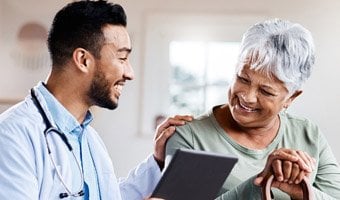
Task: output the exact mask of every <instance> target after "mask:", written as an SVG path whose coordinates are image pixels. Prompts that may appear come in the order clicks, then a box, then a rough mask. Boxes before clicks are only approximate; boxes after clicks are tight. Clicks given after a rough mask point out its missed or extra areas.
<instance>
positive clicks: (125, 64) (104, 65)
mask: <svg viewBox="0 0 340 200" xmlns="http://www.w3.org/2000/svg"><path fill="white" fill-rule="evenodd" d="M103 33H104V37H105V44H104V45H103V47H102V49H101V51H100V56H101V57H100V59H96V60H95V62H96V66H95V72H94V76H93V79H92V83H91V87H90V90H89V93H88V96H89V98H90V100H91V101H92V103H93V104H95V105H97V106H100V107H104V108H108V109H115V108H116V107H117V105H118V99H119V96H120V95H121V93H122V89H123V86H124V84H125V82H126V80H132V79H133V78H134V72H133V69H132V67H131V65H130V62H129V59H128V57H129V54H130V52H131V41H130V37H129V34H128V32H127V30H126V28H125V27H123V26H114V25H107V26H105V27H104V28H103Z"/></svg>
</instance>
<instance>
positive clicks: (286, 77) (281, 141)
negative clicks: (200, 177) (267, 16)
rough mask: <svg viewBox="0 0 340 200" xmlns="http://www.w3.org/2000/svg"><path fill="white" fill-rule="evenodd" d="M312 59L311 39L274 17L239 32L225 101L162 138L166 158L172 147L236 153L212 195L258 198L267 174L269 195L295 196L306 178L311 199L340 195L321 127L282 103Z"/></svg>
mask: <svg viewBox="0 0 340 200" xmlns="http://www.w3.org/2000/svg"><path fill="white" fill-rule="evenodd" d="M313 64H314V45H313V39H312V36H311V34H310V32H309V31H308V30H306V29H305V28H304V27H302V26H301V25H299V24H295V23H291V22H289V21H284V20H280V19H273V20H268V21H265V22H262V23H258V24H255V25H253V26H252V27H250V28H249V29H248V31H247V32H246V33H245V34H244V36H243V39H242V43H241V49H240V53H239V58H238V63H237V66H236V73H235V76H234V79H233V81H232V83H231V85H230V88H229V90H228V101H227V103H226V104H224V105H218V106H215V107H213V108H212V109H211V110H210V111H209V112H208V113H206V114H204V115H202V116H200V117H199V118H197V119H195V120H194V121H192V122H189V123H187V124H186V125H184V126H181V127H177V128H176V133H175V135H173V136H172V137H171V138H170V140H169V141H168V144H167V148H166V154H167V158H166V164H168V163H169V161H170V159H171V157H172V155H173V154H174V153H175V151H176V149H178V148H188V149H198V150H205V151H212V152H219V153H224V154H234V155H237V156H238V158H239V161H238V163H237V164H236V166H235V167H234V169H233V171H232V173H231V174H230V175H229V177H228V178H227V180H226V181H225V183H224V185H223V187H222V189H221V191H220V193H219V197H218V199H247V200H248V199H261V187H260V185H261V184H262V181H263V179H264V178H265V177H266V176H268V175H269V174H271V173H273V174H274V176H275V181H274V183H273V187H275V189H274V190H273V194H274V197H275V199H302V197H303V195H302V188H301V187H300V184H298V183H300V182H301V180H302V178H304V177H305V176H306V177H308V179H309V183H310V184H311V185H312V191H313V192H312V193H313V195H314V197H315V199H340V168H339V164H338V163H337V161H336V159H335V157H334V155H333V153H332V151H331V148H330V146H329V145H328V143H327V141H326V139H325V137H324V135H323V134H322V132H321V131H320V129H319V128H318V127H317V126H316V125H315V124H313V123H312V122H311V121H309V120H308V119H305V118H302V117H297V116H294V115H292V114H289V113H288V112H287V111H286V109H287V108H288V107H289V106H290V105H291V103H292V102H293V101H294V99H295V98H296V97H298V96H299V95H300V94H301V93H302V90H301V85H302V84H303V83H304V82H305V81H306V80H307V79H308V77H309V76H310V73H311V68H312V66H313Z"/></svg>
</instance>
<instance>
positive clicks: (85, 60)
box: [72, 48, 94, 73]
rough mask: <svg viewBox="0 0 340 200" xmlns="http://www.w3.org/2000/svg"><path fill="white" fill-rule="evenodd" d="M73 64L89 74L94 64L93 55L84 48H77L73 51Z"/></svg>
mask: <svg viewBox="0 0 340 200" xmlns="http://www.w3.org/2000/svg"><path fill="white" fill-rule="evenodd" d="M72 57H73V62H74V63H75V65H76V66H77V68H78V69H79V70H80V71H82V72H85V73H88V72H89V70H90V67H91V64H92V63H93V59H94V58H93V56H92V54H91V53H90V52H89V51H87V50H86V49H83V48H76V49H75V50H74V51H73V56H72Z"/></svg>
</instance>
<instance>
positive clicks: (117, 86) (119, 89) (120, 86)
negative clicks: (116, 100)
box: [115, 85, 123, 93]
mask: <svg viewBox="0 0 340 200" xmlns="http://www.w3.org/2000/svg"><path fill="white" fill-rule="evenodd" d="M115 89H116V90H117V91H118V92H119V93H121V92H122V90H123V86H122V85H115Z"/></svg>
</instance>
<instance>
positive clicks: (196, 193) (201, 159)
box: [151, 149, 238, 200]
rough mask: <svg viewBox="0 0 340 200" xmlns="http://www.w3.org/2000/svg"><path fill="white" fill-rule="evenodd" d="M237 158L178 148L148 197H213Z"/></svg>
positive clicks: (179, 199) (181, 199)
mask: <svg viewBox="0 0 340 200" xmlns="http://www.w3.org/2000/svg"><path fill="white" fill-rule="evenodd" d="M237 160H238V159H237V157H235V156H232V155H223V154H218V153H212V152H206V151H198V150H188V149H178V150H177V151H176V153H175V154H174V156H173V158H172V160H171V162H170V164H169V166H168V167H167V168H166V169H165V171H164V174H163V176H162V178H161V179H160V181H159V182H158V184H157V186H156V188H155V190H154V191H153V193H152V195H151V197H158V198H162V199H166V200H213V199H215V198H216V197H217V196H216V195H217V194H218V192H219V191H220V189H221V187H222V185H223V183H224V181H225V180H226V178H227V177H228V175H229V173H230V172H231V170H232V169H233V167H234V165H235V163H236V162H237Z"/></svg>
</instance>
